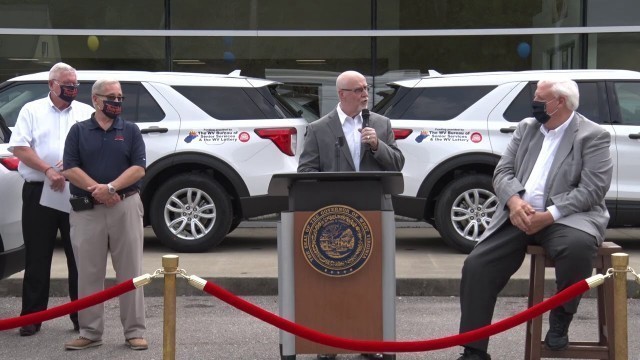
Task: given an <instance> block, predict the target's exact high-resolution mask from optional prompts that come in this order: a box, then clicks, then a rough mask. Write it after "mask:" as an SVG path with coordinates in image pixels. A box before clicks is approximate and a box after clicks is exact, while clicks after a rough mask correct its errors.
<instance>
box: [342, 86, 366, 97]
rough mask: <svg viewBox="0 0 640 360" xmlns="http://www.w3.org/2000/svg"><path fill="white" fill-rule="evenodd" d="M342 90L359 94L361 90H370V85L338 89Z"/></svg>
mask: <svg viewBox="0 0 640 360" xmlns="http://www.w3.org/2000/svg"><path fill="white" fill-rule="evenodd" d="M340 90H342V91H353V93H354V94H356V95H360V94H362V92H363V91H366V92H369V90H371V85H368V84H367V86H363V87H359V88H355V89H340Z"/></svg>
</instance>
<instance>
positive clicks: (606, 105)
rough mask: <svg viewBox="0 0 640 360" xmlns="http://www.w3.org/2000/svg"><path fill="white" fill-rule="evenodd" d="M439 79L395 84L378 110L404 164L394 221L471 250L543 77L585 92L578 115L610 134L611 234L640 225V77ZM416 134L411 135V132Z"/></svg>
mask: <svg viewBox="0 0 640 360" xmlns="http://www.w3.org/2000/svg"><path fill="white" fill-rule="evenodd" d="M430 73H431V74H432V75H431V76H427V77H422V78H418V79H413V80H405V81H398V82H395V83H391V84H389V85H390V86H391V87H392V88H393V90H392V91H390V92H388V93H387V94H383V95H386V97H385V98H384V100H383V101H381V102H380V103H379V104H377V105H376V107H375V108H374V109H373V110H374V111H375V112H377V113H380V114H383V115H385V116H387V117H389V118H391V123H392V125H393V128H394V131H395V132H396V134H403V135H402V136H401V137H400V139H398V141H397V142H398V146H399V147H400V149H401V150H402V152H403V154H404V156H405V159H406V162H405V166H404V169H403V170H402V173H403V175H404V179H405V187H404V189H405V191H404V193H403V194H401V195H400V196H397V197H395V198H394V209H395V211H396V214H398V215H402V216H406V217H410V218H415V219H421V220H425V221H427V222H428V223H430V224H432V225H433V226H434V227H435V228H436V229H437V230H438V231H439V232H440V234H441V235H442V237H443V239H444V240H445V241H446V242H447V243H448V244H449V245H451V246H453V247H454V248H457V249H459V250H461V251H464V252H469V251H470V250H471V249H472V248H473V246H474V245H475V244H476V241H477V239H478V237H479V236H480V235H481V234H482V233H483V232H484V230H485V229H486V228H487V226H488V225H489V222H490V221H491V216H492V215H493V213H494V211H495V209H496V206H498V204H497V199H496V197H495V196H494V194H493V189H492V184H491V178H492V174H493V170H494V167H495V165H496V164H497V162H498V160H499V158H500V155H501V154H502V153H503V151H504V150H505V148H506V145H507V143H508V142H509V139H510V138H511V134H512V133H513V131H514V130H515V125H516V123H517V122H519V121H520V120H522V119H524V118H526V117H531V101H532V100H533V94H534V92H535V85H536V82H537V81H538V80H539V79H541V78H546V77H554V76H564V77H568V78H571V79H573V80H575V81H576V82H577V83H578V86H579V88H580V106H579V108H578V109H577V111H578V112H580V113H581V114H583V115H585V116H586V117H587V118H589V119H591V120H592V121H594V122H596V123H598V124H600V125H601V126H602V127H603V128H604V129H606V130H607V131H609V132H610V133H611V135H612V141H611V155H612V157H613V161H614V172H613V180H612V183H611V187H610V189H609V192H608V193H607V197H606V203H607V206H608V208H609V212H610V214H611V221H610V223H609V226H610V227H621V226H640V217H638V216H637V213H638V211H639V210H640V186H638V183H639V181H640V170H638V169H640V168H639V167H638V166H637V159H638V157H639V156H640V142H639V141H640V140H639V139H640V73H638V72H634V71H624V70H549V71H523V72H493V73H469V74H452V75H440V74H438V73H436V72H430ZM409 133H410V135H409Z"/></svg>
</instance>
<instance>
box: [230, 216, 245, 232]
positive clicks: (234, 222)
mask: <svg viewBox="0 0 640 360" xmlns="http://www.w3.org/2000/svg"><path fill="white" fill-rule="evenodd" d="M241 222H242V218H240V217H234V218H233V220H231V225H230V226H229V233H232V232H233V230H235V229H236V228H237V227H238V225H240V223H241Z"/></svg>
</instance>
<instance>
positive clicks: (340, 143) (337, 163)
mask: <svg viewBox="0 0 640 360" xmlns="http://www.w3.org/2000/svg"><path fill="white" fill-rule="evenodd" d="M343 146H344V136H338V138H337V139H336V143H335V146H334V149H333V156H334V161H333V163H334V164H333V165H334V166H335V171H340V152H341V151H342V147H343Z"/></svg>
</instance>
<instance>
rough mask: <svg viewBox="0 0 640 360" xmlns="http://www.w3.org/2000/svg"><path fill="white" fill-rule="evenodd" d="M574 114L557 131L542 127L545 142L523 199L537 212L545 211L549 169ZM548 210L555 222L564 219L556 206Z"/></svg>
mask: <svg viewBox="0 0 640 360" xmlns="http://www.w3.org/2000/svg"><path fill="white" fill-rule="evenodd" d="M574 114H575V113H571V116H569V120H567V121H565V122H564V123H563V124H562V125H560V126H558V127H557V128H556V129H555V130H547V129H546V128H545V127H544V125H543V126H540V132H541V133H542V134H543V135H544V141H543V142H542V148H541V149H540V154H538V159H537V160H536V163H535V165H534V166H533V169H532V170H531V175H529V179H527V183H526V184H525V185H524V189H525V193H524V195H523V197H522V198H523V199H524V201H526V202H528V203H529V204H531V206H532V207H533V208H534V209H535V210H536V211H544V210H545V204H544V188H545V185H546V184H547V177H548V175H549V169H550V168H551V164H552V163H553V159H554V158H555V156H556V152H557V151H558V146H559V145H560V142H561V141H562V137H563V135H564V133H565V130H566V129H567V127H568V126H569V123H571V120H572V119H573V116H574ZM547 210H549V212H550V213H551V215H552V216H553V220H558V219H560V218H561V217H562V214H561V213H560V211H559V210H558V209H557V207H556V206H555V205H552V206H549V207H548V208H547Z"/></svg>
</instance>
